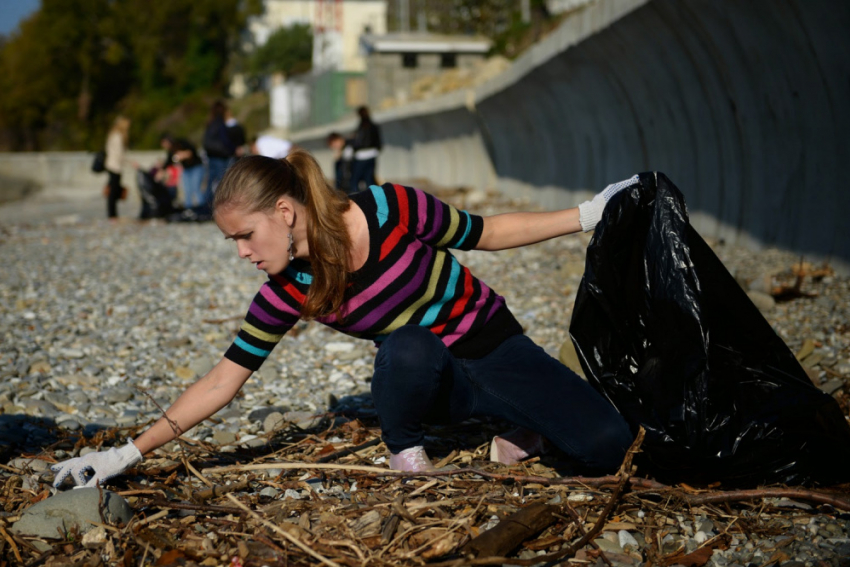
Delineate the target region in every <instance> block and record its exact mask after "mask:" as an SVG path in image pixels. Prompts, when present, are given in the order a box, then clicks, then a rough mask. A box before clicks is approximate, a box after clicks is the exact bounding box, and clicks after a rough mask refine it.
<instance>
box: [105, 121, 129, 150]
mask: <svg viewBox="0 0 850 567" xmlns="http://www.w3.org/2000/svg"><path fill="white" fill-rule="evenodd" d="M112 132H118V133H119V134H121V140H123V142H124V145H125V146H126V145H127V141H128V140H129V138H130V119H129V118H127V117H126V116H124V115H123V114H119V115H118V116H116V117H115V120H114V121H113V122H112V128H111V129H110V130H109V133H110V134H111V133H112Z"/></svg>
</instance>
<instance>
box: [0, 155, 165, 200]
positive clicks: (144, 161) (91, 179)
mask: <svg viewBox="0 0 850 567" xmlns="http://www.w3.org/2000/svg"><path fill="white" fill-rule="evenodd" d="M163 155H164V154H163V152H162V151H131V152H127V165H126V166H125V167H124V170H123V171H122V173H121V182H122V184H124V185H126V186H127V187H128V188H135V186H136V182H135V170H134V169H133V167H132V165H130V164H131V163H133V162H136V163H138V164H139V165H141V166H143V167H149V166H151V165H153V164H154V163H155V162H156V160H157V159H162V157H163ZM93 159H94V154H92V153H90V152H31V153H28V152H20V153H12V152H0V192H2V191H3V190H4V187H3V179H4V178H7V179H14V180H27V181H30V182H32V184H33V185H35V188H36V191H37V195H36V198H37V199H42V200H44V199H47V200H51V199H77V198H81V197H82V198H85V197H86V196H90V195H95V196H97V195H100V189H101V188H102V187H103V186H104V185H105V184H106V181H107V175H106V174H105V173H92V171H91V164H92V160H93Z"/></svg>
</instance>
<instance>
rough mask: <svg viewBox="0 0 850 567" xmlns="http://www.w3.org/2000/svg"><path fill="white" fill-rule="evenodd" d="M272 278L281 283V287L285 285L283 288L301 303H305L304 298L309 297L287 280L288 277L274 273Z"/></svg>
mask: <svg viewBox="0 0 850 567" xmlns="http://www.w3.org/2000/svg"><path fill="white" fill-rule="evenodd" d="M272 279H273V280H274V281H276V282H277V283H279V284H280V285H281V287H283V290H284V291H285V292H286V293H288V294H289V295H291V296H292V299H294V300H295V301H297V302H298V303H299V304H301V305H303V304H304V300H305V299H307V296H306V295H304V294H303V293H301V292H300V291H298V288H296V287H295V286H294V285H292V283H291V282H289V281H287V280H286V278H283V277H280V276H277V275H274V276H272Z"/></svg>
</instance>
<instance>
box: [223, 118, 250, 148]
mask: <svg viewBox="0 0 850 567" xmlns="http://www.w3.org/2000/svg"><path fill="white" fill-rule="evenodd" d="M224 125H225V126H226V127H227V135H228V137H229V138H230V143H231V144H233V148H234V150H233V152H234V156H235V159H239V158H241V157H242V156H244V155H245V154H246V153H247V148H246V147H245V142H246V141H247V139H246V138H245V128H243V127H242V125H241V124H240V123H239V121H238V120H236V117H235V116H233V112H232V111H231V110H230V108H229V107H228V108H226V109H225V111H224Z"/></svg>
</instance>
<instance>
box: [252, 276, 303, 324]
mask: <svg viewBox="0 0 850 567" xmlns="http://www.w3.org/2000/svg"><path fill="white" fill-rule="evenodd" d="M260 295H262V296H263V297H264V298H266V301H268V302H269V303H271V305H272V307H274V308H275V309H278V310H280V311H284V312H285V313H288V314H289V315H294V316H295V317H300V316H301V315H300V314H299V313H298V311H296V310H295V309H293V308H292V307H290V306H289V305H287V303H286V302H285V301H284V300H282V299H281V298H280V297H278V296H277V295H275V292H274V291H272V288H271V287H270V286H269V285H268V284H263V287H261V288H260Z"/></svg>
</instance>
